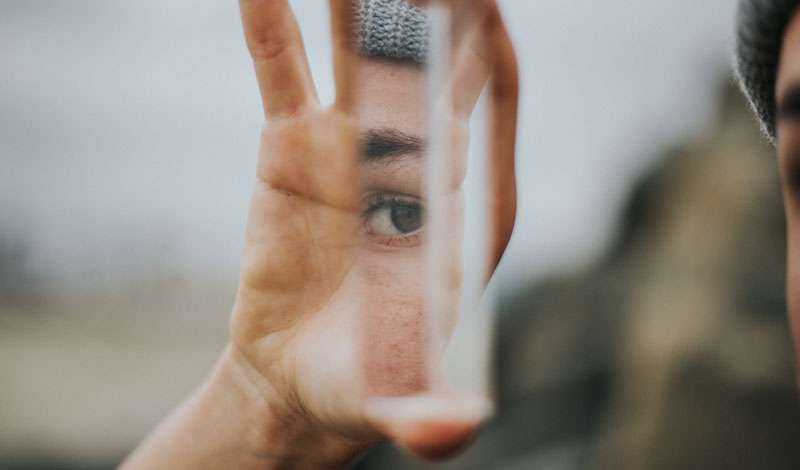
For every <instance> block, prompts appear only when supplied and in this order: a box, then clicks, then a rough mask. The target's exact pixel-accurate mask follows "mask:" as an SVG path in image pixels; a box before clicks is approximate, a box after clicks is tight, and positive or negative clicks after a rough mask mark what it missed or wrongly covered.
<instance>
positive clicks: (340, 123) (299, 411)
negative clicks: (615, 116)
mask: <svg viewBox="0 0 800 470" xmlns="http://www.w3.org/2000/svg"><path fill="white" fill-rule="evenodd" d="M329 4H330V7H331V17H332V34H333V46H334V47H333V49H334V67H335V77H336V100H335V102H334V104H333V105H332V106H329V107H326V106H322V105H321V104H320V103H319V100H318V99H317V95H316V92H315V89H314V84H313V80H312V77H311V74H310V71H309V67H308V62H307V59H306V56H305V50H304V45H303V41H302V38H301V35H300V31H299V28H298V26H297V23H296V20H295V18H294V15H293V13H292V11H291V8H290V6H289V3H288V1H287V0H240V7H241V12H242V19H243V24H244V30H245V37H246V39H247V44H248V47H249V49H250V52H251V55H252V57H253V60H254V64H255V70H256V75H257V78H258V83H259V87H260V90H261V95H262V99H263V107H264V112H265V116H266V120H267V125H266V126H265V127H264V130H263V132H262V136H261V150H260V153H259V160H258V166H257V174H256V176H257V177H256V183H255V187H254V190H253V195H252V199H251V205H250V211H249V216H248V223H247V229H246V238H245V249H244V253H243V257H242V270H241V277H240V285H239V289H238V293H237V298H236V303H235V306H234V309H233V315H232V319H231V345H230V347H229V348H228V349H227V351H226V353H225V355H224V357H223V359H222V360H221V362H220V365H219V367H218V368H217V371H216V372H215V373H214V375H213V376H212V378H211V379H210V380H209V382H208V383H207V384H206V385H205V386H204V387H203V388H201V390H200V391H199V392H198V394H197V396H196V397H195V398H194V399H193V400H192V401H190V402H189V404H187V405H186V406H185V407H184V408H183V409H182V410H181V411H179V412H178V414H177V415H176V416H174V417H173V418H172V419H171V420H170V421H168V422H167V423H165V425H163V426H162V428H161V429H160V430H159V431H158V432H156V434H155V435H154V436H153V437H151V439H150V441H148V443H146V444H145V445H144V446H143V448H142V449H140V450H139V451H138V452H137V453H136V454H135V455H134V456H133V457H132V458H131V459H130V460H129V462H128V463H127V468H129V469H132V468H201V467H202V468H215V467H214V464H212V463H210V462H212V461H214V460H213V459H212V458H211V457H212V455H213V457H214V458H216V459H218V460H216V461H215V462H217V465H222V463H223V462H224V463H225V464H226V465H234V462H235V466H237V467H238V468H244V467H246V466H247V465H251V466H252V467H253V468H265V467H269V468H273V467H275V468H277V467H280V468H284V467H287V466H289V467H291V466H294V467H298V468H312V467H319V468H331V467H337V466H344V465H347V464H348V463H349V462H351V461H352V460H353V459H354V458H355V457H356V456H357V455H358V454H359V453H360V452H361V451H363V450H364V449H366V448H368V447H369V446H370V445H372V444H374V443H375V442H377V441H379V440H381V439H387V438H388V439H391V440H393V441H395V442H396V443H397V444H399V445H400V446H402V447H404V448H406V449H408V450H410V451H411V452H413V453H416V454H418V455H421V456H423V457H428V458H439V457H444V456H447V455H450V454H451V453H453V452H454V451H456V450H458V449H459V448H461V447H463V445H464V444H465V443H466V442H467V441H468V440H469V439H470V437H471V436H472V435H473V434H474V432H475V431H476V429H477V426H478V425H479V424H480V422H481V420H482V419H483V418H485V416H486V413H487V411H488V408H487V405H486V401H485V400H482V399H480V398H476V397H465V396H461V395H457V394H455V393H453V392H452V391H449V390H448V389H447V388H446V386H444V385H442V384H441V383H440V382H438V381H437V380H435V379H434V378H432V377H430V376H429V374H428V371H429V370H430V368H429V367H428V364H427V363H426V361H427V357H426V353H425V345H424V344H423V343H424V334H423V332H422V331H421V330H422V329H423V328H421V327H420V325H421V324H422V322H421V320H420V315H421V307H420V306H419V305H411V304H413V302H418V300H414V301H413V302H412V301H406V302H405V304H404V306H403V305H400V306H398V305H397V304H403V302H398V299H402V298H403V295H404V293H405V292H406V291H407V290H408V289H409V283H411V282H418V277H416V276H407V275H404V274H402V273H400V274H398V272H393V271H392V270H391V269H387V268H386V266H387V265H391V266H394V267H395V268H396V267H397V266H401V267H402V268H403V269H405V271H404V272H405V273H409V272H410V273H418V272H419V266H420V262H421V261H422V256H421V255H420V254H421V248H419V246H418V245H419V243H417V241H416V240H417V239H418V238H419V237H416V238H415V237H414V236H413V235H414V234H413V233H410V231H409V232H408V233H400V232H405V230H401V231H399V232H398V231H397V230H394V228H393V227H389V229H391V230H389V233H386V232H387V230H386V229H387V227H385V225H386V224H385V223H379V222H380V221H381V220H383V219H381V217H384V218H385V214H384V215H381V214H383V213H382V212H378V211H384V212H386V211H394V210H397V209H398V208H400V209H402V210H404V211H405V212H404V213H405V214H415V213H418V212H419V211H418V210H417V209H415V207H417V205H418V204H419V202H418V201H417V199H418V198H415V197H412V196H409V194H412V193H414V192H419V190H418V189H419V188H416V189H413V188H412V189H405V188H404V189H403V191H394V193H399V192H402V193H403V197H402V198H400V199H401V200H399V201H398V200H396V199H397V198H396V194H395V196H393V198H392V199H391V200H390V201H388V202H387V198H386V196H385V194H386V193H387V191H385V190H384V189H380V190H379V191H376V194H375V197H376V199H377V200H379V201H380V205H377V204H376V205H375V208H371V209H369V211H372V212H367V211H366V210H365V207H364V194H362V193H363V191H362V190H363V188H365V187H380V188H383V186H387V185H388V186H396V185H403V184H407V181H406V180H408V179H411V180H413V179H415V178H414V177H413V176H412V177H410V178H404V179H403V180H402V181H390V182H389V183H387V182H386V179H387V177H386V175H385V174H383V173H379V172H376V171H373V170H372V169H371V167H370V166H369V165H368V164H365V163H364V162H363V161H362V159H361V158H360V155H359V154H360V147H359V145H360V137H359V136H360V135H362V136H363V134H364V133H365V132H366V133H369V132H368V131H369V129H366V128H369V127H370V126H369V125H370V123H374V122H376V121H379V122H381V123H382V129H384V130H385V128H386V127H387V126H389V127H391V128H392V129H395V130H397V129H400V130H404V131H406V132H405V133H404V134H403V135H407V134H413V133H414V128H413V126H410V127H409V126H408V122H407V120H402V119H401V120H399V121H396V122H394V121H392V119H393V117H394V116H397V115H402V111H401V110H398V109H397V107H402V105H403V104H404V103H406V102H407V101H408V99H404V97H403V96H402V92H398V94H397V97H396V98H397V99H396V100H395V101H394V102H391V103H389V104H387V103H386V102H384V103H383V107H381V106H377V105H376V106H373V104H374V103H375V102H383V101H386V100H391V99H392V91H391V90H386V89H380V90H379V93H377V94H375V95H374V97H375V99H374V100H373V99H371V97H372V95H369V91H368V90H369V89H370V86H369V83H372V84H373V87H372V88H373V89H374V88H375V87H374V84H375V83H379V84H380V83H381V80H382V79H386V77H389V76H396V75H397V74H407V75H408V80H417V79H418V78H419V77H417V78H414V76H413V73H412V72H409V71H408V70H405V69H399V68H391V67H390V66H388V65H387V66H383V65H380V64H366V65H365V64H364V63H363V58H359V57H358V54H356V52H355V48H354V44H353V40H352V38H354V34H353V31H351V27H350V25H351V24H352V23H353V21H352V18H353V17H354V16H353V11H352V5H353V4H352V2H351V0H329ZM480 4H481V5H484V6H483V7H481V8H486V11H487V12H488V14H487V15H486V16H485V17H484V21H483V22H481V24H480V34H479V35H477V36H480V37H483V38H488V39H487V42H486V43H485V44H484V45H483V46H481V47H473V43H472V42H471V40H470V41H466V42H465V43H464V48H461V49H460V50H461V51H463V52H464V54H463V57H461V56H462V54H457V55H458V56H459V58H458V60H457V64H456V67H455V69H454V83H453V85H454V87H456V88H458V87H462V86H466V87H467V88H470V89H472V90H474V93H471V94H470V93H465V95H466V96H467V98H466V100H465V101H464V102H456V103H455V105H456V107H455V109H454V113H455V117H456V119H455V120H454V122H456V124H457V125H458V124H459V123H460V124H465V123H466V120H467V118H468V116H469V113H470V112H471V110H472V107H473V106H474V102H475V99H477V95H478V94H479V93H480V90H481V88H482V87H483V85H484V81H485V79H486V76H487V75H491V97H492V105H491V106H492V108H491V116H492V119H491V140H490V145H491V152H490V158H491V161H492V165H491V167H492V175H491V178H490V180H491V185H492V188H493V192H492V194H493V196H492V197H493V199H492V203H493V205H494V208H495V210H493V211H492V214H493V216H494V218H495V220H494V221H493V222H494V224H493V227H494V229H495V230H494V232H493V233H492V236H493V242H492V244H493V248H492V266H493V267H494V266H495V265H496V263H497V262H498V261H499V259H500V256H501V255H502V252H503V250H504V249H505V246H506V244H507V242H508V239H509V237H510V234H511V230H512V228H513V224H514V212H515V191H514V145H515V136H516V111H517V110H516V106H517V71H516V61H515V59H514V53H513V49H512V48H511V44H510V41H508V36H507V34H506V32H505V29H504V27H503V25H502V22H501V20H500V17H499V14H498V13H497V9H496V6H494V3H493V2H489V1H486V2H483V1H481V2H480ZM473 36H475V35H470V37H473ZM477 36H476V37H477ZM486 46H489V47H491V48H492V49H493V54H481V53H480V51H481V50H484V49H483V47H486ZM461 59H464V60H461ZM476 63H484V64H486V65H488V67H484V69H485V72H486V73H485V74H481V73H477V74H476V73H475V69H474V68H473V67H474V66H475V64H476ZM387 67H389V68H387ZM404 70H405V71H404ZM362 85H364V86H362ZM365 90H367V91H365ZM406 98H407V97H406ZM382 100H383V101H382ZM365 106H366V108H365ZM370 106H372V107H370ZM414 106H416V107H419V106H422V104H421V103H415V104H414ZM387 107H392V109H389V110H388V111H390V112H387ZM375 116H378V117H377V118H376V117H375ZM501 120H502V121H501ZM387 123H388V124H387ZM389 137H391V135H390V136H389ZM362 138H363V137H362ZM456 146H459V145H456ZM395 173H397V172H393V173H392V174H395ZM365 179H367V180H370V182H369V183H368V184H365V183H364V180H365ZM416 179H417V180H419V177H418V175H417V177H416ZM359 182H360V183H359ZM415 211H416V212H415ZM387 213H388V212H387ZM373 219H377V220H378V222H377V223H374V224H373V222H372V220H373ZM409 220H410V221H411V222H410V224H411V225H414V220H413V218H410V219H409ZM365 226H366V227H365ZM393 230H394V231H393ZM394 232H397V233H394ZM401 245H402V246H401ZM400 246H401V247H400ZM409 253H411V254H409ZM387 257H392V263H386V260H387ZM403 269H400V271H402V270H403ZM396 271H397V270H396ZM367 274H370V276H367ZM376 279H378V282H377V284H376ZM389 280H391V282H389ZM378 284H380V285H378ZM392 286H393V287H392ZM411 289H412V290H413V287H412V288H411ZM375 291H379V292H380V295H378V296H377V297H376V296H375V294H374V292H375ZM381 295H384V297H381ZM405 295H407V294H405ZM413 297H415V298H420V297H421V295H419V293H417V295H414V296H413ZM364 299H373V300H376V301H379V304H378V305H372V306H371V305H369V302H370V301H369V300H367V301H364ZM381 299H386V302H380V301H381ZM409 305H411V307H409ZM371 307H378V308H377V309H376V308H371ZM365 325H367V326H366V327H365ZM398 351H400V352H399V353H398ZM376 396H382V397H387V396H396V397H401V396H402V397H406V398H394V399H386V398H380V399H376V398H375V397H376ZM198 428H203V429H208V428H213V432H211V431H209V432H208V433H206V434H201V435H200V436H199V437H198V436H197V431H196V430H197V429H198ZM189 434H193V435H194V436H195V437H196V439H194V440H193V442H192V444H191V445H190V444H189V443H188V442H186V439H187V438H185V437H183V438H182V437H181V436H182V435H189ZM181 439H183V440H181ZM223 449H224V450H223ZM212 451H213V454H212ZM221 456H226V457H221ZM237 456H238V457H237ZM190 457H194V458H193V459H192V458H190ZM201 462H202V464H201ZM245 462H246V463H247V465H245ZM248 468H249V467H248Z"/></svg>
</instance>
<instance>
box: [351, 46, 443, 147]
mask: <svg viewBox="0 0 800 470" xmlns="http://www.w3.org/2000/svg"><path fill="white" fill-rule="evenodd" d="M356 100H357V107H358V116H359V120H360V121H361V127H362V128H363V129H395V130H397V131H399V132H402V133H405V134H408V135H416V136H421V135H423V131H424V129H425V113H426V110H427V106H426V101H425V78H424V74H423V73H422V71H421V69H420V68H419V67H417V66H415V65H413V64H408V63H403V62H392V61H388V60H377V59H363V58H362V59H360V60H359V61H358V73H357V79H356Z"/></svg>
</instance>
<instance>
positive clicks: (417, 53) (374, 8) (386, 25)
mask: <svg viewBox="0 0 800 470" xmlns="http://www.w3.org/2000/svg"><path fill="white" fill-rule="evenodd" d="M356 20H357V21H358V23H359V28H358V32H359V44H360V49H361V54H362V55H363V56H366V57H375V58H384V59H390V60H399V61H410V62H414V63H418V64H424V63H425V59H426V57H427V53H428V35H429V25H428V19H427V17H426V16H425V12H424V11H423V10H422V9H421V8H419V7H416V6H414V5H411V4H409V3H408V2H407V1H406V0H357V5H356Z"/></svg>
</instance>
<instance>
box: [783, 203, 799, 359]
mask: <svg viewBox="0 0 800 470" xmlns="http://www.w3.org/2000/svg"><path fill="white" fill-rule="evenodd" d="M787 207H789V206H788V205H787ZM791 210H792V209H791V208H790V209H787V212H788V211H791ZM798 223H800V220H798V219H797V217H796V216H795V217H792V216H791V215H790V216H789V224H788V226H789V229H788V230H789V232H788V240H789V245H788V250H787V252H788V261H787V262H788V270H787V285H786V293H787V296H788V300H789V324H790V327H791V329H792V337H793V338H794V345H795V352H796V353H797V357H798V358H800V227H798V226H797V224H798Z"/></svg>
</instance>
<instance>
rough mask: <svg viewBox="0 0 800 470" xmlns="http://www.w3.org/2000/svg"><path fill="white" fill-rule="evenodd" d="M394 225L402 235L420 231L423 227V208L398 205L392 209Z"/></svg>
mask: <svg viewBox="0 0 800 470" xmlns="http://www.w3.org/2000/svg"><path fill="white" fill-rule="evenodd" d="M391 219H392V224H393V225H394V226H395V228H397V230H399V231H400V232H402V233H411V232H415V231H417V230H419V228H420V226H421V225H422V208H420V207H419V206H417V205H397V206H393V207H392V211H391Z"/></svg>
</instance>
